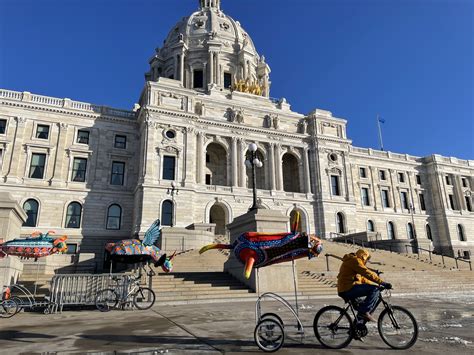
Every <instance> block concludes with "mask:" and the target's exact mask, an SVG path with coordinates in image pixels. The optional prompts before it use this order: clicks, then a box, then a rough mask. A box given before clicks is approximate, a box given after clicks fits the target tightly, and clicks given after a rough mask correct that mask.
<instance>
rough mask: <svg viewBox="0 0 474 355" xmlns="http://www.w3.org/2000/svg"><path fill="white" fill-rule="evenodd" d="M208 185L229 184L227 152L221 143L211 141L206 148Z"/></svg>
mask: <svg viewBox="0 0 474 355" xmlns="http://www.w3.org/2000/svg"><path fill="white" fill-rule="evenodd" d="M206 185H219V186H228V185H229V183H228V179H227V152H226V150H225V149H224V147H222V146H221V145H220V144H217V143H211V144H209V145H208V146H207V149H206Z"/></svg>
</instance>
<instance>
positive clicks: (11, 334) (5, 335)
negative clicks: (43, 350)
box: [0, 330, 56, 343]
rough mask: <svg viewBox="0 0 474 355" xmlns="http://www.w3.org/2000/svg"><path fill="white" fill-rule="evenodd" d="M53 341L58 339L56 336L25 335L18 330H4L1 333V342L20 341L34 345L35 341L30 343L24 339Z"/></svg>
mask: <svg viewBox="0 0 474 355" xmlns="http://www.w3.org/2000/svg"><path fill="white" fill-rule="evenodd" d="M40 338H43V339H53V338H56V336H54V335H47V334H40V333H25V332H22V331H18V330H4V331H0V339H1V340H9V341H19V342H24V343H34V341H28V340H23V339H40Z"/></svg>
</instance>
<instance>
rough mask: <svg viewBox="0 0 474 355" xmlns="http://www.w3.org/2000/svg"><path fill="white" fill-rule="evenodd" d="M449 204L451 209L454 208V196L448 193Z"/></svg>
mask: <svg viewBox="0 0 474 355" xmlns="http://www.w3.org/2000/svg"><path fill="white" fill-rule="evenodd" d="M449 206H450V207H451V209H452V210H454V209H455V208H454V196H453V195H449Z"/></svg>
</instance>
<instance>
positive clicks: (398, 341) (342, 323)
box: [313, 273, 418, 350]
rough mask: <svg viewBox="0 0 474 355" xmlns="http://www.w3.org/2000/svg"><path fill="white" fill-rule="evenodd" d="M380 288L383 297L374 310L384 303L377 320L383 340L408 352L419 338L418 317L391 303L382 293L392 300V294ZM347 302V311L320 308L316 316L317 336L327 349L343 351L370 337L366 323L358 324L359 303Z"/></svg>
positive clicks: (380, 297)
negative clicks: (356, 341) (356, 311)
mask: <svg viewBox="0 0 474 355" xmlns="http://www.w3.org/2000/svg"><path fill="white" fill-rule="evenodd" d="M379 274H380V273H379ZM379 289H380V296H379V299H378V301H377V303H376V306H375V308H374V310H375V309H377V307H378V306H379V305H380V304H381V303H382V304H383V306H384V309H383V310H382V312H381V313H380V315H379V318H378V321H377V329H378V332H379V334H380V337H381V338H382V340H383V341H384V343H385V344H387V345H388V346H390V347H391V348H393V349H397V350H405V349H408V348H410V347H412V346H413V345H414V344H415V343H416V340H417V339H418V324H417V322H416V319H415V317H414V316H413V315H412V314H411V313H410V312H409V311H408V310H407V309H405V308H403V307H401V306H392V305H391V304H389V303H388V302H387V301H386V300H385V299H384V298H383V295H382V293H385V297H386V298H389V297H390V296H391V294H390V292H389V291H388V290H387V289H385V288H384V287H382V286H380V287H379ZM344 301H345V303H346V304H347V306H345V308H341V307H338V306H326V307H323V308H321V309H320V310H319V311H318V313H317V314H316V316H315V317H314V322H313V328H314V334H315V335H316V338H317V339H318V340H319V342H320V343H321V344H322V345H323V346H324V347H326V348H330V349H342V348H344V347H346V346H347V345H349V343H350V342H351V341H352V339H356V340H362V339H363V338H364V337H365V336H366V335H367V334H368V329H367V326H366V325H365V323H366V321H362V322H361V321H358V320H357V316H356V313H355V310H356V309H357V308H358V306H359V304H360V301H359V300H357V299H356V300H347V299H344ZM349 310H350V312H351V313H352V315H353V318H351V316H350V314H349V312H348V311H349Z"/></svg>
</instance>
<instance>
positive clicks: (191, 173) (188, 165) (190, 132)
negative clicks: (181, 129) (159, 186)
mask: <svg viewBox="0 0 474 355" xmlns="http://www.w3.org/2000/svg"><path fill="white" fill-rule="evenodd" d="M185 132H186V149H185V150H184V154H185V157H184V160H185V167H184V183H185V185H187V184H193V183H195V182H196V181H197V176H196V174H195V171H196V163H197V161H196V159H197V155H196V153H195V152H196V148H197V147H196V135H195V134H194V128H192V127H186V131H185Z"/></svg>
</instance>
